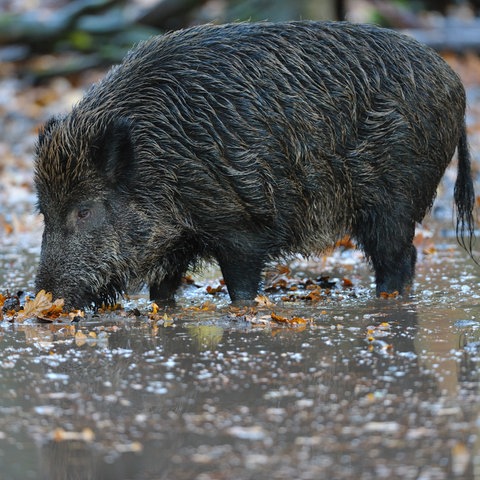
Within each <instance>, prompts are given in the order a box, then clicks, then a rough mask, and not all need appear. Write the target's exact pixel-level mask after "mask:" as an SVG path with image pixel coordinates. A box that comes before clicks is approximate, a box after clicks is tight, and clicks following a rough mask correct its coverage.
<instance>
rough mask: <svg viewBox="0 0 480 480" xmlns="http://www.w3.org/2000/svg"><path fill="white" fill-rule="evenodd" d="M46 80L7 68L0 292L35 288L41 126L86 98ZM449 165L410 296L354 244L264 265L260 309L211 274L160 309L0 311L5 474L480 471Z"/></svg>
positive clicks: (470, 322) (474, 280) (475, 391)
mask: <svg viewBox="0 0 480 480" xmlns="http://www.w3.org/2000/svg"><path fill="white" fill-rule="evenodd" d="M54 82H56V83H55V85H53V86H52V85H50V90H48V89H42V88H39V89H37V90H35V92H33V93H32V92H28V93H26V92H24V93H22V95H20V94H19V92H18V90H16V86H15V85H14V84H12V83H11V82H9V81H2V82H1V83H0V113H1V114H2V115H3V118H4V120H5V123H4V125H3V126H4V128H3V130H2V132H1V133H0V153H1V158H2V162H3V163H2V165H1V169H0V170H1V173H2V176H3V180H2V184H1V185H0V290H1V291H2V292H5V291H6V290H7V289H8V290H9V291H10V292H13V293H15V292H16V291H17V290H23V291H26V292H27V293H28V292H32V291H33V278H34V272H35V266H36V262H37V259H38V254H39V244H40V235H41V220H40V219H38V218H37V217H36V216H35V214H34V213H33V204H34V200H35V199H34V195H33V192H32V189H31V176H32V174H31V152H32V149H33V142H34V140H33V139H34V137H35V126H36V123H35V122H38V121H39V119H42V120H43V119H44V117H45V116H47V115H48V114H49V113H55V112H56V111H57V110H61V109H62V108H60V107H62V106H63V104H62V103H61V101H60V99H65V98H66V97H68V99H69V100H71V101H74V100H76V98H77V97H78V91H76V90H75V89H73V88H72V86H71V85H66V84H65V82H64V81H62V80H55V81H54ZM469 92H470V93H469V94H470V101H471V104H472V105H473V107H474V108H472V109H471V110H470V111H469V125H470V143H471V145H472V152H473V154H474V162H476V164H478V163H479V161H480V156H479V152H480V141H479V135H478V130H479V129H478V125H480V121H479V118H480V108H478V105H479V104H480V101H479V99H480V94H479V93H480V91H479V90H478V88H477V89H470V90H469ZM29 95H30V96H29ZM49 95H50V96H49ZM12 101H16V102H17V104H16V105H15V104H14V105H13V107H12V103H11V102H12ZM22 102H24V103H22ZM27 104H28V109H25V108H22V106H26V105H27ZM19 125H22V126H23V127H22V128H23V129H22V128H20V129H19V128H18V126H19ZM455 174H456V172H455V169H451V170H449V171H448V172H447V175H446V179H445V182H444V183H443V184H442V188H441V189H440V192H439V198H438V201H437V203H436V204H435V208H434V211H433V218H429V219H428V220H427V221H426V223H425V225H424V227H423V228H422V229H420V230H419V233H418V235H417V239H416V243H417V247H418V250H419V261H418V269H417V270H418V271H417V277H416V283H415V290H414V293H413V294H412V296H411V297H410V298H407V299H395V298H392V299H376V298H374V297H373V295H372V292H373V288H372V282H373V280H372V276H371V272H370V271H369V269H368V267H367V266H366V265H365V263H364V262H363V259H362V256H361V254H360V253H359V252H356V251H355V250H345V251H343V250H342V249H338V250H337V251H336V252H335V253H334V254H333V256H332V257H322V258H318V259H314V260H311V261H308V262H307V261H304V260H301V259H297V260H295V261H293V262H292V263H291V264H290V270H289V271H287V270H285V269H284V270H281V271H280V272H278V271H277V273H275V271H274V272H273V273H270V275H269V277H268V281H267V287H268V286H272V285H276V286H277V288H276V289H275V288H274V289H272V290H273V291H269V292H268V298H269V301H271V302H272V304H267V305H264V306H263V307H262V306H260V307H258V308H257V309H255V310H253V311H250V310H246V311H238V310H232V309H231V308H230V307H229V306H228V299H227V297H226V294H225V293H222V292H221V291H220V292H219V293H217V294H216V295H210V294H208V293H207V288H206V287H207V286H212V287H213V288H215V287H217V286H218V285H219V278H218V273H217V272H216V271H215V270H208V271H207V273H206V274H204V275H203V276H198V275H196V276H194V281H195V284H190V285H187V284H186V285H185V286H184V287H183V288H182V291H181V295H180V298H179V302H178V306H177V307H176V308H173V309H170V310H168V311H167V312H163V311H159V312H157V313H156V314H152V313H151V305H150V303H149V302H148V301H147V300H146V299H145V297H144V296H142V295H140V296H136V297H134V298H132V299H131V300H129V301H126V302H124V304H123V305H124V309H123V310H120V311H118V312H108V313H103V314H97V315H94V314H92V313H90V314H88V315H87V317H86V318H85V319H84V320H81V321H80V322H75V323H63V324H39V323H37V322H36V321H34V320H26V321H24V322H23V323H20V322H17V321H13V322H10V321H8V320H4V321H3V322H0V479H2V480H11V479H12V480H17V479H22V480H24V479H26V480H28V479H49V480H50V479H54V480H55V479H59V480H60V479H62V480H63V479H65V480H66V479H69V480H70V479H82V480H85V479H107V478H116V479H132V480H133V479H175V480H182V479H185V480H187V479H188V480H191V479H197V480H223V479H225V480H227V479H228V480H229V479H232V478H235V479H252V480H253V479H282V480H283V479H286V478H292V479H323V478H332V479H336V480H337V479H338V480H341V479H352V478H356V479H382V478H388V479H397V478H398V479H422V480H443V479H445V480H450V479H465V480H475V479H480V373H479V371H480V369H479V367H480V305H479V298H480V291H479V280H480V269H479V268H478V267H477V266H475V265H474V263H473V262H472V261H471V260H470V259H469V258H468V256H467V255H466V253H465V252H464V251H463V250H461V249H460V248H459V247H458V246H457V245H456V242H455V238H454V233H453V228H452V220H451V218H452V197H451V190H452V183H453V180H454V178H455ZM5 179H6V180H5ZM477 185H478V183H477ZM477 190H479V188H478V186H477ZM431 234H433V236H431ZM322 275H327V276H329V278H328V280H326V279H325V278H322ZM308 279H310V280H308ZM344 279H347V280H348V281H345V280H344ZM328 282H331V283H332V285H330V284H329V283H328ZM312 292H316V294H315V295H310V294H312ZM272 312H273V313H274V315H273V317H272ZM275 315H276V316H275ZM294 317H297V318H296V320H295V319H294ZM292 319H293V320H292Z"/></svg>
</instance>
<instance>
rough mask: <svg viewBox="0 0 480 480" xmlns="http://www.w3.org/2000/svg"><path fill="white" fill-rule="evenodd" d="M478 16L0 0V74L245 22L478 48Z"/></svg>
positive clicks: (349, 1)
mask: <svg viewBox="0 0 480 480" xmlns="http://www.w3.org/2000/svg"><path fill="white" fill-rule="evenodd" d="M479 14H480V0H73V1H72V0H1V1H0V62H3V63H4V65H2V68H1V69H0V75H1V74H3V75H5V74H9V73H11V70H8V69H7V66H6V65H5V63H9V62H14V63H15V67H17V68H18V70H17V72H18V73H20V74H24V75H27V74H28V75H30V76H31V78H32V79H34V80H35V81H41V80H42V79H45V78H47V77H50V76H55V75H68V74H71V73H74V72H76V71H81V70H84V69H87V68H92V67H98V66H105V65H109V64H111V63H115V62H118V61H119V60H120V59H121V58H122V57H123V55H124V54H125V52H126V50H128V48H130V47H131V45H132V44H135V43H136V42H138V41H140V40H142V39H144V38H146V37H149V36H150V35H152V34H158V33H162V32H165V31H168V30H173V29H178V28H183V27H187V26H190V25H194V24H199V23H206V22H214V23H223V22H230V21H245V20H249V21H257V20H269V21H281V20H293V19H331V20H349V21H353V22H373V23H376V24H380V25H383V26H387V27H391V28H396V29H402V30H408V31H409V32H410V33H411V34H412V35H414V36H416V37H418V38H419V39H420V40H422V41H424V42H425V43H429V44H431V45H432V46H434V47H435V48H438V49H450V50H454V51H465V50H466V49H469V50H475V51H478V50H479V48H480V23H479V20H478V16H479ZM47 54H48V55H51V54H53V55H54V57H53V58H52V57H51V56H48V57H47V56H45V57H43V59H41V56H42V55H47ZM32 59H35V61H32ZM10 67H11V65H10Z"/></svg>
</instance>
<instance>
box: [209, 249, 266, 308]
mask: <svg viewBox="0 0 480 480" xmlns="http://www.w3.org/2000/svg"><path fill="white" fill-rule="evenodd" d="M217 260H218V263H219V265H220V269H221V270H222V275H223V280H224V281H225V285H226V286H227V289H228V293H229V295H230V299H231V300H232V302H233V303H235V304H244V305H246V304H249V303H252V302H253V301H254V300H255V297H256V296H257V293H258V288H259V284H260V280H261V277H262V270H263V267H264V264H265V256H264V255H263V254H258V252H255V251H254V250H253V251H252V253H251V255H249V256H246V255H245V254H242V253H239V252H237V251H235V250H231V251H228V252H222V253H220V254H217Z"/></svg>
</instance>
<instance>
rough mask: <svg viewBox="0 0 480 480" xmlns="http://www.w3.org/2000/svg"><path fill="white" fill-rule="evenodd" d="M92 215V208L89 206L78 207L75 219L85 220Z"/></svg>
mask: <svg viewBox="0 0 480 480" xmlns="http://www.w3.org/2000/svg"><path fill="white" fill-rule="evenodd" d="M90 215H92V210H91V209H90V208H79V209H78V210H77V219H78V220H86V219H87V218H89V217H90Z"/></svg>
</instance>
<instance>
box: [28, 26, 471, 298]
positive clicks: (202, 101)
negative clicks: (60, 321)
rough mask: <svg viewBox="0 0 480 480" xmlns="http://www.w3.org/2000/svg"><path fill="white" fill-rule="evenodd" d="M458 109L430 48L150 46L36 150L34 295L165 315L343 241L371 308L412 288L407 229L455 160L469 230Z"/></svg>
mask: <svg viewBox="0 0 480 480" xmlns="http://www.w3.org/2000/svg"><path fill="white" fill-rule="evenodd" d="M464 115H465V93H464V89H463V87H462V84H461V82H460V80H459V79H458V77H457V75H456V74H455V73H454V72H453V71H452V70H451V68H450V67H449V66H448V65H447V64H446V63H445V62H444V61H443V60H442V59H441V58H440V57H439V56H438V55H437V54H436V53H435V52H434V51H432V50H431V49H429V48H427V47H425V46H423V45H421V44H419V43H417V42H415V41H414V40H412V39H410V38H408V37H406V36H403V35H400V34H397V33H394V32H392V31H389V30H384V29H380V28H377V27H374V26H361V25H351V24H348V23H317V22H291V23H282V24H269V23H257V24H229V25H224V26H201V27H195V28H192V29H187V30H183V31H178V32H174V33H171V34H168V35H165V36H162V37H155V38H152V39H151V40H150V41H147V42H145V43H143V44H141V45H139V46H138V47H137V48H135V49H134V50H132V52H130V54H129V55H128V56H127V57H126V58H125V60H124V62H123V63H122V64H121V65H119V66H117V67H115V68H113V69H112V70H111V71H110V72H109V73H108V74H107V76H106V77H105V79H104V80H103V81H101V82H100V83H98V84H97V85H94V86H93V87H92V88H91V89H90V90H89V91H88V92H87V94H86V95H85V97H84V98H83V100H82V101H81V102H80V103H79V104H78V105H77V106H76V107H75V108H74V109H73V110H72V112H70V113H69V114H68V115H67V116H65V117H63V118H58V119H53V120H52V121H50V122H49V123H48V124H47V125H46V127H45V128H44V130H43V131H42V132H41V134H40V139H39V143H38V148H37V158H36V175H35V183H36V187H37V191H38V203H39V208H40V211H41V212H42V213H43V214H44V216H45V233H44V237H43V243H42V253H41V261H40V266H39V271H38V277H37V287H38V288H39V289H40V288H45V289H47V290H51V291H53V293H54V294H55V295H56V296H60V297H65V299H66V300H67V303H68V305H72V306H85V305H89V304H92V303H99V302H101V301H112V300H113V299H114V298H115V297H116V295H117V294H118V293H122V292H123V291H125V289H127V288H129V287H132V286H138V285H140V284H142V283H147V284H148V285H149V286H150V293H151V297H152V299H155V300H157V301H170V300H171V299H172V298H173V295H174V292H175V290H176V288H177V287H178V285H179V284H180V281H181V277H182V275H184V273H185V271H186V270H187V268H189V267H190V266H191V265H192V264H194V263H195V262H196V261H197V260H198V259H200V258H214V259H216V260H218V262H219V264H220V267H221V269H222V272H223V275H224V279H225V282H226V284H227V287H228V290H229V293H230V296H231V298H232V300H234V301H242V300H251V299H253V298H254V296H255V294H256V292H257V289H258V285H259V282H260V278H261V272H262V269H263V267H264V265H265V263H266V262H267V261H270V260H273V259H276V258H278V257H279V256H281V255H288V254H290V253H295V252H300V253H304V254H310V253H313V252H321V251H323V250H325V249H326V248H327V247H329V246H331V245H332V244H333V243H334V242H335V241H336V240H338V239H339V238H341V237H342V236H343V235H345V234H350V235H352V236H353V238H354V239H355V240H356V242H357V243H358V244H359V246H360V247H361V248H363V250H364V251H365V254H366V256H367V257H368V258H369V259H370V261H371V263H372V265H373V268H374V270H375V274H376V283H377V293H380V292H382V291H386V292H392V291H394V290H398V291H399V292H401V293H403V292H404V291H405V289H406V288H408V287H409V286H410V285H411V283H412V280H413V276H414V266H415V259H416V252H415V248H414V246H413V245H412V239H413V235H414V229H415V223H416V222H420V221H422V219H423V217H424V215H425V214H426V212H427V210H428V209H429V208H430V207H431V205H432V202H433V199H434V197H435V192H436V188H437V185H438V183H439V181H440V179H441V177H442V175H443V173H444V171H445V168H446V166H447V165H448V163H449V162H450V160H451V158H452V156H453V154H454V151H455V148H456V147H457V146H458V145H460V148H459V176H458V180H457V188H456V195H455V199H456V203H457V206H458V212H459V226H460V227H459V228H460V236H461V238H463V237H464V233H465V232H466V231H467V230H468V231H469V232H471V229H472V216H471V215H472V214H471V212H472V208H473V198H474V194H473V184H472V180H471V175H470V163H469V156H468V147H467V144H466V135H465V125H464Z"/></svg>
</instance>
